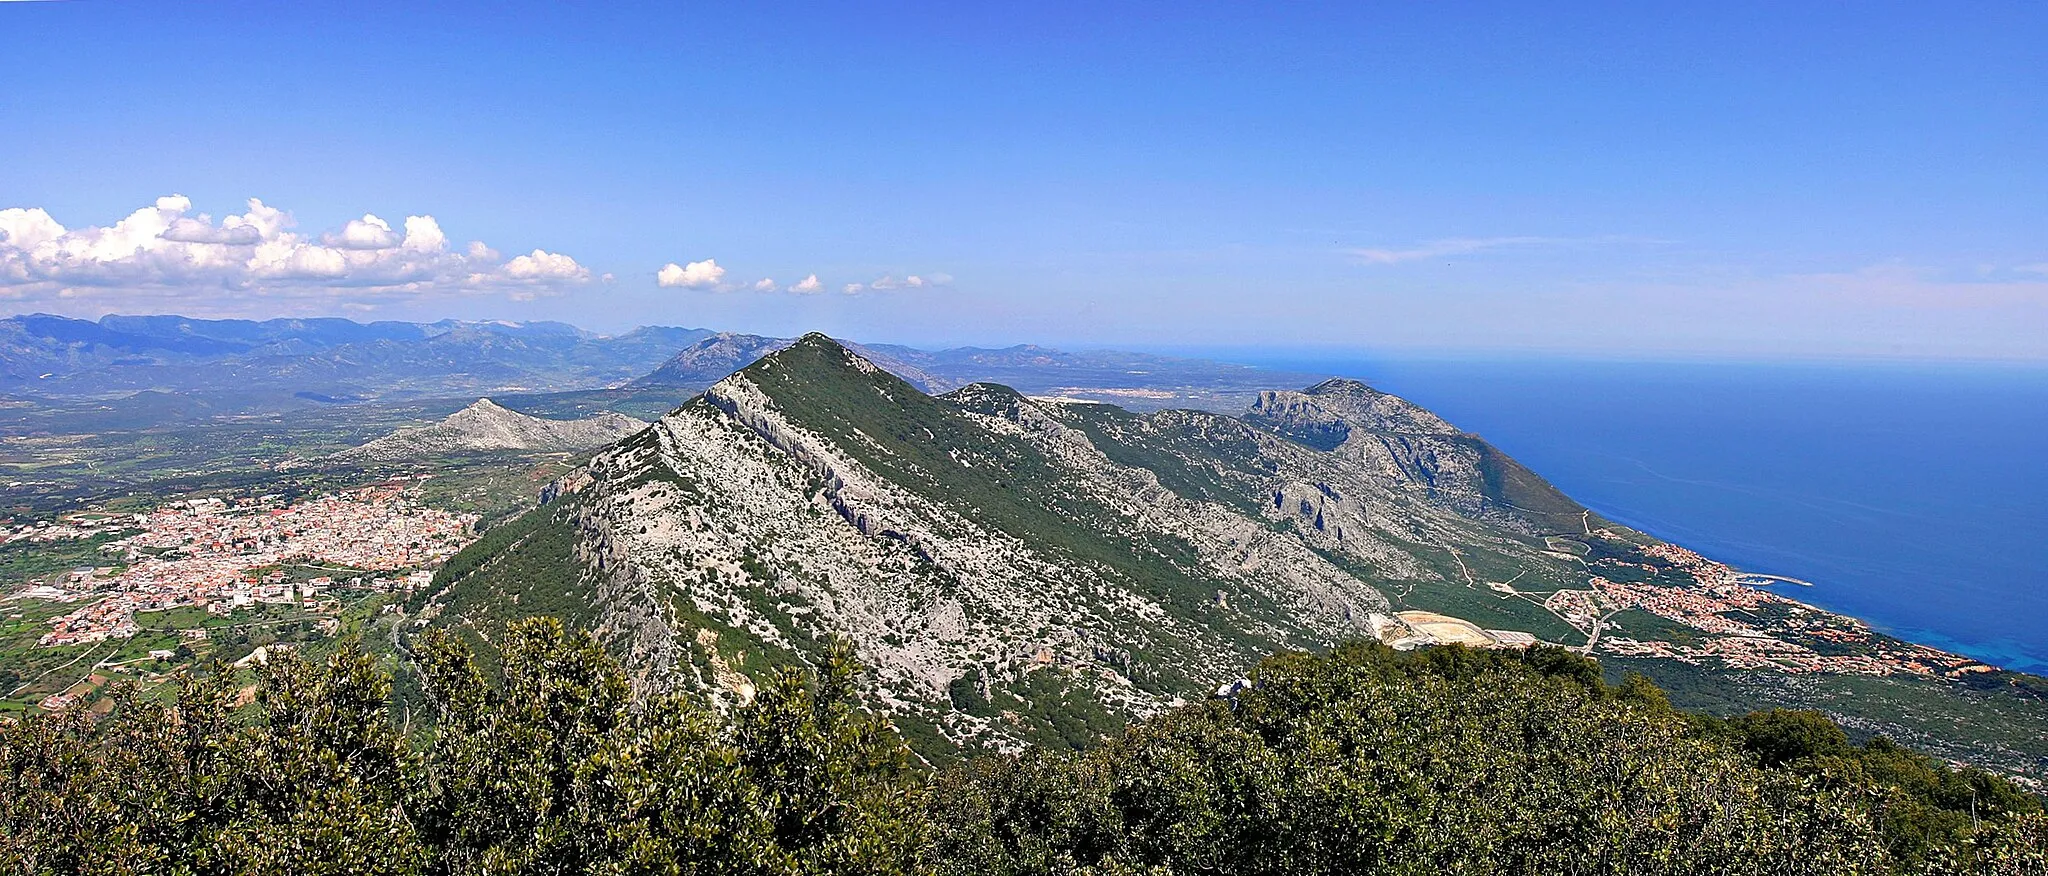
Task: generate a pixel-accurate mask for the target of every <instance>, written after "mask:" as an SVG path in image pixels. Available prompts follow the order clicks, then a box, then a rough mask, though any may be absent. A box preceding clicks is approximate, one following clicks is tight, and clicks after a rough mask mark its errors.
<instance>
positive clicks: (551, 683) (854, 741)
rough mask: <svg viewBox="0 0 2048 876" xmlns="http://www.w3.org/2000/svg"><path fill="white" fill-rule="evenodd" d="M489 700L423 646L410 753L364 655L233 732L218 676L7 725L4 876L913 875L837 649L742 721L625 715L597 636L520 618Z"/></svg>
mask: <svg viewBox="0 0 2048 876" xmlns="http://www.w3.org/2000/svg"><path fill="white" fill-rule="evenodd" d="M499 645H500V649H501V655H500V656H501V663H500V672H499V673H498V675H499V680H498V682H497V683H495V684H492V683H488V682H487V681H486V676H485V674H484V673H483V672H482V671H481V670H480V669H479V668H478V666H477V664H476V662H475V661H474V660H473V659H472V658H471V655H470V654H469V653H468V651H467V648H466V647H465V646H464V645H463V644H462V642H461V640H459V639H457V638H455V637H453V636H450V635H446V634H440V633H433V634H429V635H428V636H427V637H426V641H425V642H423V643H422V646H421V647H420V649H419V655H420V665H421V674H422V677H423V679H424V684H425V690H426V693H427V695H428V697H429V699H431V701H432V702H433V703H434V704H435V706H436V709H435V715H436V718H437V719H438V720H437V723H436V726H435V727H434V728H433V730H432V732H431V733H427V734H423V736H424V738H425V740H426V741H424V742H419V743H411V742H408V739H407V737H406V736H405V735H404V734H402V733H401V731H400V729H399V728H397V727H394V726H393V725H392V723H391V721H390V709H389V700H388V696H389V681H388V679H387V678H386V677H385V676H384V675H382V674H381V673H380V672H378V671H377V669H376V665H375V662H374V661H373V660H372V659H371V658H370V657H369V656H368V655H366V654H365V653H363V652H362V651H361V650H360V649H359V648H356V647H353V646H346V647H343V648H342V649H340V650H339V651H338V652H337V653H336V654H335V655H334V656H332V657H331V658H329V659H328V660H326V661H324V662H323V663H320V664H317V665H315V664H308V663H304V662H300V661H298V660H296V659H294V658H291V657H290V656H288V655H287V656H282V657H280V658H278V659H276V660H274V661H273V663H272V664H271V665H270V666H269V667H268V668H267V669H266V670H265V672H264V676H263V679H262V682H261V684H260V685H259V686H258V688H257V691H258V694H257V697H258V700H257V706H256V708H255V709H253V710H252V711H251V712H250V713H248V714H246V715H244V714H239V713H236V712H234V711H232V710H231V709H230V708H229V706H230V704H231V702H232V700H233V698H234V691H233V690H232V687H231V682H230V681H229V678H230V676H229V675H228V674H226V673H216V674H215V675H213V676H211V677H209V678H208V679H206V680H194V681H189V682H188V683H187V684H186V686H185V689H184V691H183V693H182V695H181V696H180V698H179V701H178V705H177V706H176V708H175V709H172V710H165V709H163V708H161V707H157V706H152V705H148V704H145V703H143V702H141V701H140V700H138V699H136V698H134V697H132V696H124V697H119V698H117V699H116V706H115V708H114V710H113V711H112V712H110V713H108V714H106V715H105V716H94V715H92V714H91V713H89V712H86V711H82V710H81V711H72V712H66V713H62V714H58V715H52V716H47V717H37V718H32V719H30V720H28V721H25V722H23V723H21V724H19V725H15V726H11V727H6V728H0V734H4V735H0V780H4V781H5V782H6V783H7V787H8V788H9V791H10V793H8V794H5V795H0V872H20V873H137V872H174V873H179V872H181V873H374V874H386V873H389V874H408V873H449V874H514V873H627V872H634V873H643V872H645V873H710V872H717V873H760V874H782V873H792V874H793V873H806V874H807V873H861V874H878V876H879V874H898V873H905V872H910V871H911V870H913V869H914V865H915V863H916V853H917V850H918V849H919V848H920V847H921V845H922V833H921V826H922V824H923V821H922V819H921V817H920V816H919V813H920V811H921V809H922V797H921V793H922V782H921V779H920V778H919V777H918V776H917V775H916V774H915V773H913V772H912V771H911V769H910V766H909V756H908V753H907V751H906V750H905V749H904V748H903V746H902V743H901V742H900V741H899V740H898V739H897V738H896V737H895V735H894V734H893V733H891V732H889V730H888V728H887V725H886V724H883V723H882V722H881V721H880V720H879V719H876V718H874V717H872V716H870V715H868V714H867V713H865V712H863V711H861V710H860V709H859V708H858V707H857V705H856V704H855V703H854V701H853V699H852V691H853V690H854V672H855V670H854V668H853V664H852V662H851V660H850V658H849V657H848V656H847V654H848V652H846V651H845V650H843V649H842V650H838V651H835V652H833V653H832V654H829V655H827V657H826V659H825V660H824V661H823V665H822V668H821V669H820V670H819V672H818V673H817V674H816V675H815V676H811V675H807V674H803V673H796V672H787V673H784V674H782V675H781V676H780V677H778V678H776V679H775V680H773V681H772V682H771V683H769V684H768V685H766V686H765V688H764V690H763V691H762V693H761V694H760V695H759V696H758V697H757V698H756V699H755V700H754V701H753V702H752V703H750V704H748V705H746V706H743V707H741V708H739V709H738V710H737V711H736V712H735V713H734V714H733V715H731V716H730V720H722V719H721V718H720V716H718V715H717V714H716V713H714V712H711V711H710V710H709V709H708V708H706V707H704V706H702V705H700V704H698V703H695V702H692V701H689V700H685V699H682V698H677V697H660V698H655V699H652V700H650V701H647V702H645V703H641V704H639V705H635V704H634V703H633V702H632V698H631V696H630V689H629V687H628V685H627V682H626V680H625V677H624V676H623V675H622V674H621V672H620V670H619V667H618V665H617V664H616V663H615V662H614V661H613V660H612V659H611V658H610V657H609V656H608V655H606V654H605V652H604V651H603V650H602V648H601V647H599V646H598V645H597V643H596V641H595V640H594V639H592V638H591V637H589V636H588V635H586V634H570V633H568V632H565V630H564V628H563V627H562V625H561V624H560V623H559V622H557V621H553V620H547V619H542V620H532V621H521V622H519V623H516V624H514V625H512V626H511V627H510V628H509V629H508V631H507V633H506V636H505V639H504V640H503V641H502V642H500V643H499Z"/></svg>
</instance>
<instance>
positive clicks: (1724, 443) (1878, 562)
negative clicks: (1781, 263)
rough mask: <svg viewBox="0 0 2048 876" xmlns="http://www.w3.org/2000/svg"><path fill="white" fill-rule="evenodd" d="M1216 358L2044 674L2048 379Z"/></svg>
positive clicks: (1925, 635)
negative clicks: (1370, 407)
mask: <svg viewBox="0 0 2048 876" xmlns="http://www.w3.org/2000/svg"><path fill="white" fill-rule="evenodd" d="M1206 355H1209V356H1211V357H1212V358H1218V359H1228V360H1231V361H1238V362H1246V363H1249V364H1256V365H1262V366H1266V367H1270V368H1284V369H1287V370H1290V371H1303V372H1310V373H1320V374H1332V375H1341V376H1346V377H1355V378H1358V379H1361V380H1364V381H1366V382H1368V383H1370V384H1372V385H1373V386H1375V387H1377V388H1379V389H1381V390H1382V391H1385V392H1391V393H1394V394H1396V395H1399V396H1402V397H1405V398H1408V399H1410V400H1412V401H1414V402H1417V403H1418V404H1421V405H1423V406H1425V407H1427V408H1429V409H1431V410H1433V411H1436V412H1437V413H1439V414H1441V415H1443V416H1444V417H1445V418H1446V419H1448V420H1450V421H1451V422H1452V423H1454V424H1456V425H1458V426H1459V427H1460V428H1463V429H1465V430H1468V431H1471V432H1476V433H1478V434H1479V435H1481V436H1482V437H1484V438H1486V439H1488V440H1489V441H1491V442H1492V443H1493V444H1495V445H1496V446H1498V447H1500V448H1501V449H1503V450H1505V451H1507V452H1508V453H1509V454H1511V455H1513V456H1514V457H1515V458H1517V459H1519V460H1521V461H1522V462H1523V463H1525V464H1526V465H1528V466H1529V467H1530V468H1532V469H1534V470H1535V471H1536V472H1537V473H1539V474H1541V475H1543V476H1544V477H1546V478H1548V479H1549V480H1550V481H1551V482H1552V483H1554V484H1556V485H1557V486H1558V487H1559V488H1561V489H1563V490H1564V491H1565V492H1566V493H1568V494H1570V495H1571V496H1572V497H1573V498H1575V499H1577V500H1578V501H1579V502H1581V503H1582V504H1584V505H1586V506H1587V507H1590V508H1592V509H1593V510H1594V511H1596V512H1598V513H1600V514H1602V515H1604V516H1606V517H1608V518H1610V519H1612V520H1616V521H1619V522H1621V523H1625V524H1627V525H1629V526H1632V527H1635V528H1637V529H1640V530H1643V531H1645V532H1648V533H1650V534H1652V535H1655V536H1657V537H1659V538H1662V539H1665V540H1667V541H1671V542H1675V543H1678V544H1681V545H1684V546H1686V547H1689V548H1692V549H1694V550H1697V551H1699V552H1700V553H1702V554H1705V555H1707V556H1709V557H1712V558H1714V559H1718V560H1721V561H1722V562H1726V563H1729V564H1731V565H1734V566H1736V567H1738V568H1740V569H1743V570H1746V571H1752V572H1762V573H1766V574H1773V575H1785V576H1789V577H1792V578H1797V579H1800V580H1802V581H1807V582H1811V586H1798V585H1789V584H1787V585H1778V586H1777V589H1778V590H1779V591H1780V592H1782V593H1784V594H1785V595H1787V596H1790V597H1792V598H1795V599H1799V600H1802V601H1805V602H1809V603H1812V604H1815V605H1819V606H1821V607H1823V608H1826V609H1829V610H1832V611H1836V612H1839V613H1842V614H1847V615H1850V616H1853V617H1857V618H1861V619H1863V620H1865V621H1868V622H1870V623H1871V624H1872V625H1874V626H1876V627H1878V628H1879V629H1882V630H1884V631H1886V632H1888V633H1891V634H1893V635H1895V636H1898V637H1900V638H1903V639H1906V640H1909V641H1914V642H1920V643H1923V644H1927V645H1932V646H1934V647H1937V648H1941V649H1944V650H1948V651H1953V652H1957V653H1961V654H1965V655H1968V656H1970V657H1974V658H1976V659H1979V660H1982V661H1984V662H1986V663H1990V664H1992V665H1996V666H2002V667H2005V668H2008V669H2015V670H2019V671H2024V672H2032V673H2036V674H2048V366H2021V365H2002V364H1955V363H1901V362H1854V363H1797V364H1786V363H1769V364H1748V363H1743V364H1737V363H1726V362H1712V363H1708V362H1689V363H1645V362H1614V361H1565V360H1555V359H1533V358H1523V359H1471V358H1465V359H1452V358H1413V357H1411V358H1400V357H1386V358H1366V357H1348V358H1343V357H1325V358H1304V357H1301V356H1299V355H1295V356H1288V355H1285V354H1274V353H1256V352H1251V353H1248V352H1246V351H1243V350H1237V351H1227V352H1226V351H1214V352H1210V353H1207V354H1206Z"/></svg>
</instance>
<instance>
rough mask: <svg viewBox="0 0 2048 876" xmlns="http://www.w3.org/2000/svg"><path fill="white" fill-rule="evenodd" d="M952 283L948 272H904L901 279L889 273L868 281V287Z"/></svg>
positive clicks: (903, 286)
mask: <svg viewBox="0 0 2048 876" xmlns="http://www.w3.org/2000/svg"><path fill="white" fill-rule="evenodd" d="M952 283H953V277H952V275H950V274H906V275H904V276H903V277H902V278H901V279H898V278H897V277H896V275H894V274H889V275H885V276H883V277H881V278H879V279H876V280H875V281H874V282H872V283H869V284H868V288H870V289H880V290H891V289H931V288H936V287H939V286H950V285H952Z"/></svg>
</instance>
